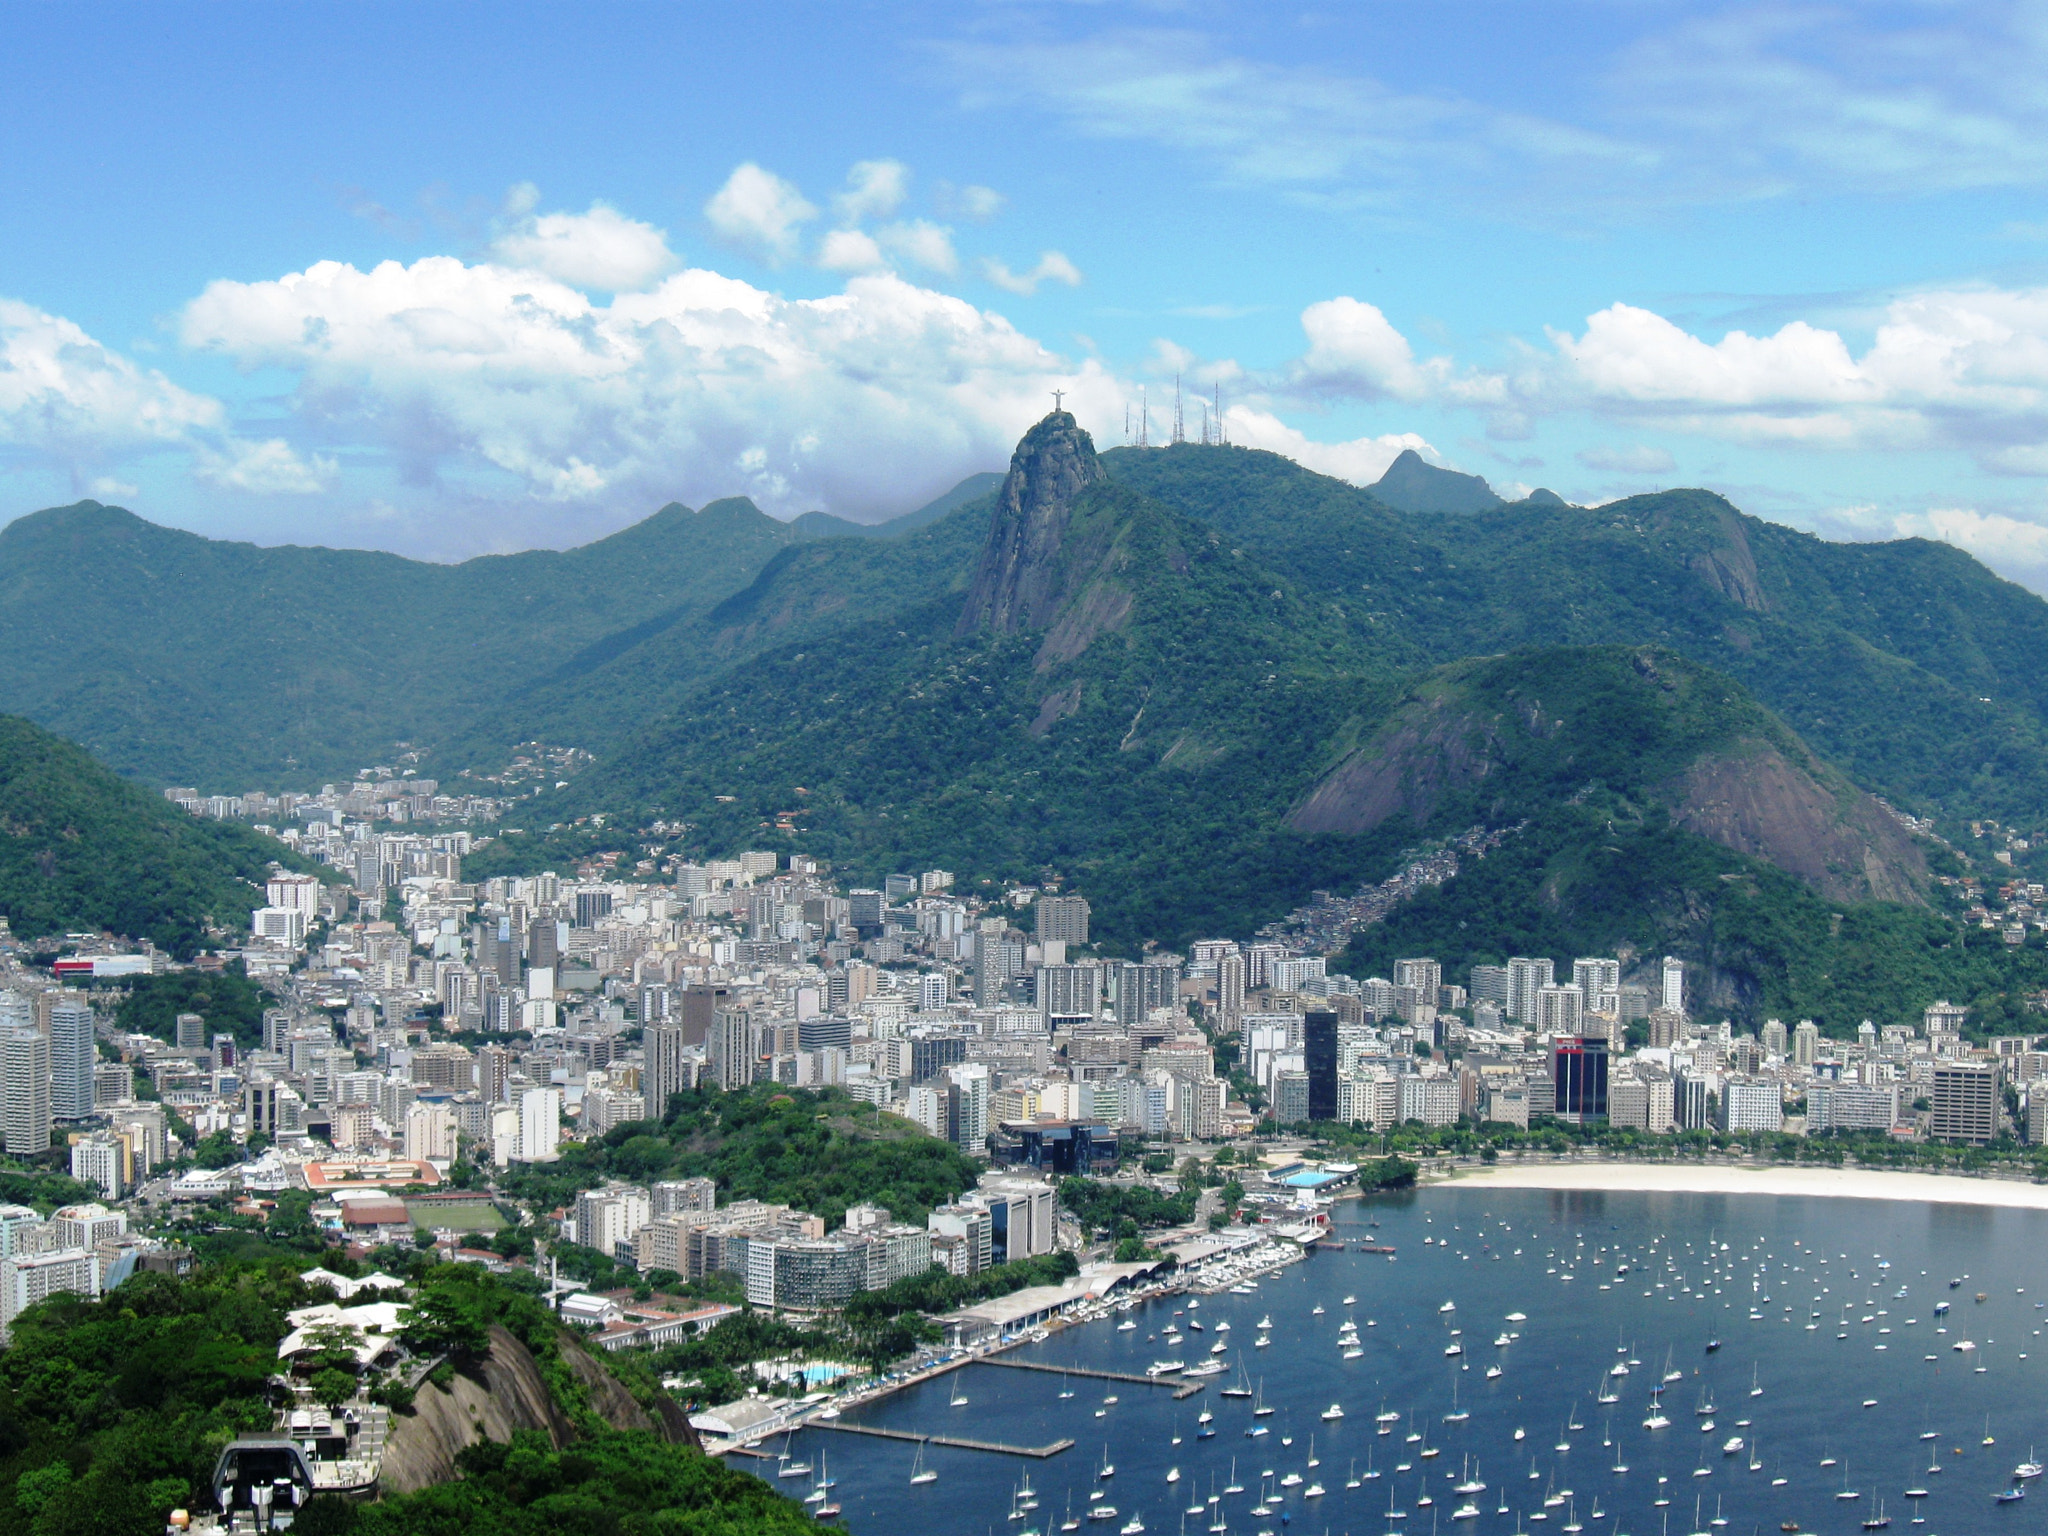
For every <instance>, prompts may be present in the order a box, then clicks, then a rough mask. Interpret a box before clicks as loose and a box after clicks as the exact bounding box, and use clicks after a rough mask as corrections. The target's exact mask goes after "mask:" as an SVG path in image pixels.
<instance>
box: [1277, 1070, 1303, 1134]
mask: <svg viewBox="0 0 2048 1536" xmlns="http://www.w3.org/2000/svg"><path fill="white" fill-rule="evenodd" d="M1308 1118H1309V1107H1308V1074H1307V1073H1306V1072H1297V1071H1294V1070H1292V1069H1289V1070H1287V1071H1284V1072H1275V1073H1274V1074H1273V1123H1274V1124H1276V1125H1300V1124H1301V1123H1302V1122H1303V1121H1305V1120H1307V1119H1308Z"/></svg>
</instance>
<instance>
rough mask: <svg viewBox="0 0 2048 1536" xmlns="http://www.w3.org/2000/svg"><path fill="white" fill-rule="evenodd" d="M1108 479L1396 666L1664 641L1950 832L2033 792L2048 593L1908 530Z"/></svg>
mask: <svg viewBox="0 0 2048 1536" xmlns="http://www.w3.org/2000/svg"><path fill="white" fill-rule="evenodd" d="M1103 459H1104V463H1105V464H1106V465H1107V466H1108V468H1109V470H1110V472H1111V474H1112V475H1114V476H1115V477H1116V479H1117V480H1118V481H1119V482H1120V483H1122V484H1126V485H1131V486H1134V487H1136V488H1138V489H1141V490H1143V491H1145V492H1146V493H1147V494H1148V495H1151V496H1155V497H1158V498H1159V499H1161V500H1163V501H1166V502H1168V503H1170V504H1171V505H1173V506H1174V507H1176V508H1178V509H1179V510H1181V511H1183V512H1185V513H1187V514H1188V515H1190V516H1192V517H1196V518H1199V519H1201V520H1202V521H1204V522H1207V523H1209V524H1210V525H1211V526H1213V527H1215V528H1217V529H1218V530H1219V531H1220V532H1222V533H1223V534H1224V535H1225V536H1226V537H1228V538H1230V539H1232V540H1233V541H1242V543H1243V544H1244V545H1245V546H1246V547H1247V548H1248V549H1256V550H1257V551H1258V553H1259V555H1260V557H1261V558H1262V559H1265V560H1266V561H1268V562H1269V563H1271V564H1272V565H1273V566H1274V568H1275V569H1277V570H1279V571H1281V572H1283V573H1284V574H1286V575H1288V576H1290V577H1292V578H1293V579H1294V580H1295V581H1296V582H1298V583H1299V584H1301V585H1302V586H1303V587H1304V588H1308V589H1311V590H1315V591H1321V592H1325V593H1328V594H1329V595H1330V596H1331V597H1332V598H1334V599H1336V600H1337V601H1339V602H1341V603H1342V604H1343V606H1344V608H1345V611H1346V613H1347V614H1348V615H1350V616H1351V618H1352V620H1353V622H1354V623H1356V624H1357V625H1358V626H1360V627H1361V628H1362V629H1364V630H1365V631H1367V632H1368V633H1370V634H1371V635H1372V636H1373V637H1374V638H1375V639H1376V640H1377V642H1378V643H1379V644H1380V645H1381V646H1383V647H1384V648H1385V652H1386V654H1387V655H1388V656H1389V657H1390V658H1391V659H1394V660H1397V661H1403V662H1407V663H1410V664H1428V663H1435V662H1444V661H1449V660H1452V659H1455V658H1457V657H1460V656H1471V655H1490V654H1494V653H1498V652H1501V651H1507V650H1514V649H1519V648H1525V647H1530V646H1552V645H1645V644H1652V645H1660V646H1667V647H1670V648H1671V649H1673V650H1676V651H1679V652H1681V653H1682V654H1684V655H1686V656H1688V657H1690V658H1692V659H1693V660H1695V661H1699V662H1703V663H1705V664H1706V665H1708V666H1711V667H1713V668H1715V669H1716V670H1717V671H1721V672H1725V673H1727V674H1728V675H1730V676H1732V677H1734V678H1736V679H1738V680H1739V681H1741V682H1742V683H1743V684H1745V685H1746V686H1747V687H1748V688H1749V689H1750V690H1751V691H1752V692H1754V693H1755V695H1756V696H1757V697H1758V698H1759V699H1760V700H1761V701H1762V702H1763V703H1765V704H1766V705H1768V706H1769V707H1770V708H1771V709H1772V710H1774V711H1776V712H1777V713H1778V714H1779V715H1781V716H1783V717H1784V719H1785V720H1786V721H1787V722H1788V723H1789V724H1790V725H1791V726H1792V727H1793V728H1794V729H1795V730H1797V731H1798V732H1799V733H1800V734H1801V735H1802V736H1803V737H1804V738H1805V739H1806V740H1807V741H1809V742H1810V743H1812V745H1813V746H1814V747H1815V748H1816V749H1817V750H1818V751H1820V752H1822V753H1823V754H1825V755H1826V756H1827V757H1829V758H1830V759H1832V760H1833V761H1834V762H1836V763H1838V764H1839V765H1840V766H1841V767H1842V768H1844V769H1845V770H1847V771H1848V772H1849V773H1850V774H1851V775H1852V776H1854V777H1855V778H1856V780H1857V781H1858V782H1859V783H1861V784H1863V785H1864V786H1865V787H1867V788H1869V789H1872V790H1875V791H1876V792H1878V793H1880V794H1883V795H1886V796H1887V797H1889V798H1891V799H1893V800H1894V801H1895V802H1896V803H1898V804H1900V805H1902V806H1905V807H1908V808H1912V809H1915V810H1918V811H1921V812H1923V813H1938V814H1940V815H1942V816H1944V817H1946V818H1947V819H1948V821H1949V823H1950V825H1951V826H1953V825H1955V824H1957V823H1959V822H1961V821H1963V820H1966V819H1967V818H1970V817H1973V816H1993V817H1997V818H1999V819H2001V820H2012V821H2018V822H2021V823H2031V822H2032V821H2033V819H2035V818H2036V817H2038V816H2039V815H2040V810H2041V807H2042V806H2043V805H2048V751H2044V748H2048V675H2044V674H2043V671H2042V669H2041V668H2040V667H2039V666H2038V665H2037V664H2036V660H2035V659H2036V658H2038V657H2040V656H2042V655H2044V654H2048V603H2044V602H2042V600H2041V599H2040V598H2038V597H2035V596H2034V595H2033V594H2032V593H2030V592H2027V591H2025V590H2024V589H2022V588H2020V587H2017V586H2015V585H2013V584H2012V583H2010V582H2007V581H2002V580H2000V579H1999V578H1998V577H1996V576H1994V575H1992V574H1991V573H1990V572H1989V571H1987V570H1986V569H1985V568H1984V567H1983V566H1981V565H1979V564H1978V563H1977V562H1976V561H1975V560H1973V559H1971V558H1970V557H1969V556H1968V555H1965V554H1963V553H1962V552H1961V551H1959V550H1956V549H1953V548H1951V547H1949V546H1947V545H1945V544H1937V543H1933V542H1931V541H1928V540H1924V539H1902V540H1897V541H1894V542H1891V543H1884V544H1831V543H1828V542H1826V541H1824V540H1821V539H1817V538H1815V537H1813V536H1812V535H1810V534H1804V533H1799V532H1796V531H1794V530H1792V529H1789V528H1785V527H1781V526H1779V525H1777V524H1774V523H1767V522H1764V521H1762V520H1761V519H1758V518H1753V517H1748V516H1745V515H1744V514H1742V513H1740V512H1738V511H1736V510H1735V509H1734V508H1733V507H1732V506H1730V505H1729V504H1728V503H1727V502H1726V501H1724V500H1723V499H1722V498H1721V497H1719V496H1716V495H1714V494H1713V493H1711V492H1708V491H1696V490H1681V491H1665V492H1660V493H1658V494H1656V495H1651V496H1636V497H1631V498H1629V499H1628V500H1626V501H1619V502H1614V503H1612V504H1610V505H1608V506H1605V507H1598V508H1584V507H1571V506H1566V505H1564V504H1562V503H1556V504H1546V503H1541V502H1535V501H1530V502H1520V503H1516V504H1515V505H1513V506H1511V507H1504V508H1500V509H1497V510H1493V511H1475V512H1468V513H1466V514H1465V515H1462V516H1459V517H1457V518H1454V519H1447V518H1444V517H1441V516H1435V517H1432V516H1424V515H1408V514H1403V513H1399V512H1395V511H1393V510H1391V509H1390V508H1388V507H1386V506H1384V505H1382V504H1381V503H1380V502H1379V501H1378V500H1377V499H1375V497H1374V496H1373V495H1372V494H1371V493H1369V492H1366V491H1361V490H1359V489H1357V488H1355V487H1352V486H1349V485H1346V484H1344V483H1343V482H1341V481H1337V480H1333V479H1330V478H1329V477H1327V476H1323V475H1317V474H1313V473H1312V472H1310V471H1308V470H1305V469H1303V468H1301V467H1300V466H1299V465H1297V464H1294V463H1292V462H1291V461H1289V460H1286V459H1283V458H1280V457H1279V456H1278V455H1275V454H1268V453H1258V452H1253V451H1249V450H1245V449H1232V448H1214V447H1202V446H1199V445H1194V444H1182V445H1177V446H1175V447H1173V448H1170V449H1165V450H1150V451H1139V450H1131V449H1118V450H1116V451H1114V452H1111V453H1108V454H1105V455H1104V456H1103Z"/></svg>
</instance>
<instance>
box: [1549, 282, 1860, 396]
mask: <svg viewBox="0 0 2048 1536" xmlns="http://www.w3.org/2000/svg"><path fill="white" fill-rule="evenodd" d="M1550 339H1551V341H1552V343H1553V344H1554V345H1555V346H1556V348H1557V350H1558V352H1559V353H1560V354H1562V356H1563V357H1564V359H1565V360H1566V362H1567V363H1569V364H1570V365H1571V368H1572V370H1573V372H1574V373H1575V374H1576V376H1577V378H1578V380H1579V381H1580V382H1581V383H1583V384H1585V385H1586V386H1587V387H1588V388H1590V389H1591V390H1592V391H1593V392H1594V393H1595V394H1598V395H1602V396H1606V397H1608V398H1612V399H1626V400H1634V401H1646V402H1650V401H1653V402H1657V403H1668V402H1683V403H1685V404H1687V405H1690V406H1697V407H1710V406H1755V405H1769V404H1776V403H1780V402H1785V401H1798V402H1801V403H1828V404H1847V403H1850V402H1861V401H1867V400H1869V399H1871V398H1873V396H1874V393H1875V391H1874V389H1873V388H1872V386H1871V384H1870V382H1869V381H1868V380H1866V379H1864V378H1863V377H1862V376H1861V375H1860V374H1859V371H1858V369H1857V367H1856V364H1855V362H1854V361H1853V360H1852V359H1851V358H1850V356H1849V349H1848V347H1847V346H1846V345H1845V344H1844V343H1843V341H1842V338H1841V337H1840V336H1838V335H1836V334H1835V333H1834V332H1833V331H1823V330H1817V329H1815V328H1814V327H1813V326H1810V325H1808V324H1806V322H1805V321H1803V320H1795V321H1793V322H1792V323H1791V324H1790V325H1787V326H1784V327H1782V328H1781V329H1780V330H1779V331H1778V332H1777V334H1775V335H1773V336H1750V335H1748V334H1746V333H1745V332H1742V331H1730V332H1729V333H1728V334H1727V335H1726V336H1724V337H1722V338H1721V340H1720V341H1718V342H1714V343H1712V344H1709V343H1707V342H1704V341H1701V340H1700V339H1699V338H1698V337H1697V336H1692V335H1689V334H1688V333H1686V332H1685V331H1683V330H1681V329H1679V328H1678V327H1677V326H1675V325H1673V324H1672V323H1671V322H1670V321H1669V320H1666V319H1665V318H1664V317H1663V316H1661V315H1656V314H1652V313H1651V312H1650V311H1649V310H1646V309H1637V308H1636V307H1635V306H1633V305H1630V304H1611V305H1609V306H1608V307H1607V308H1606V309H1603V310H1601V311H1600V312H1599V313H1598V314H1596V315H1593V316H1590V317H1589V318H1588V319H1587V321H1586V333H1585V335H1584V336H1581V337H1574V336H1572V335H1570V334H1569V333H1567V332H1561V331H1553V332H1551V337H1550Z"/></svg>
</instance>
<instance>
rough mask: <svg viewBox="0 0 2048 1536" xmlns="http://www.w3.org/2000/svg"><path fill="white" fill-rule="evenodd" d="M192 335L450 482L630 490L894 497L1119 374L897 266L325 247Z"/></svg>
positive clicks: (623, 495)
mask: <svg viewBox="0 0 2048 1536" xmlns="http://www.w3.org/2000/svg"><path fill="white" fill-rule="evenodd" d="M181 328H182V335H183V339H184V341H185V343H186V344H187V345H188V346H191V347H195V348H199V349H202V350H205V351H208V352H213V353H217V354H219V355H221V356H224V357H227V358H229V359H231V360H232V361H234V362H235V363H236V364H238V365H240V366H242V367H244V368H278V369H283V370H285V371H287V372H289V373H291V374H293V375H295V376H296V378H297V388H296V391H295V394H294V397H293V398H294V403H295V405H296V407H297V410H298V412H299V413H300V415H301V416H302V417H303V418H304V419H305V420H306V422H307V423H308V427H309V429H314V428H317V429H318V430H319V431H322V432H324V433H326V434H328V435H329V436H330V437H331V438H332V439H333V440H335V441H337V442H340V441H346V442H349V443H352V444H357V445H374V446H377V447H381V448H382V449H383V450H384V451H385V452H386V453H387V454H389V455H390V456H391V458H392V460H393V461H394V462H395V464H396V465H397V467H398V469H399V472H400V475H401V478H403V479H406V480H409V481H411V482H413V483H415V484H425V485H432V484H436V483H445V484H448V485H449V486H450V494H451V496H459V495H461V494H467V493H469V492H472V491H474V492H477V493H479V494H482V493H490V492H491V490H492V488H493V487H496V488H497V490H496V492H495V494H498V495H499V496H500V497H501V498H502V496H503V494H504V487H505V486H506V485H508V484H509V485H510V486H511V487H512V488H513V494H514V495H516V496H520V497H523V498H528V499H541V500H553V501H556V502H561V503H585V504H588V503H592V502H594V501H596V500H597V499H599V498H609V499H610V500H611V501H612V502H613V503H615V504H617V505H621V506H625V507H632V508H640V507H645V506H647V505H650V504H653V503H656V502H659V501H662V500H667V499H670V498H677V499H681V500H683V501H686V502H690V503H692V504H696V503H700V502H702V501H705V500H710V499H712V498H714V497H717V496H725V495H733V494H745V495H751V496H753V497H754V498H755V500H756V501H757V502H759V503H760V504H761V505H762V506H764V507H766V508H768V509H769V510H772V511H777V512H783V513H790V512H797V511H803V510H806V509H808V508H812V507H823V508H825V509H827V510H830V511H834V512H838V513H841V514H845V515H850V516H854V517H861V516H870V515H879V514H885V513H893V512H897V511H901V510H903V508H904V507H906V506H910V505H915V504H916V503H915V499H914V498H916V497H917V496H919V495H926V494H936V492H938V491H940V490H943V489H945V487H946V486H947V485H950V484H952V483H953V482H954V481H956V480H957V479H958V478H959V477H960V476H962V475H964V474H966V473H968V472H970V471H972V470H976V469H985V468H989V467H993V466H999V465H1000V464H1002V463H1003V462H1004V461H1005V460H1006V458H1007V456H1008V454H1009V452H1010V449H1011V447H1012V446H1013V445H1014V443H1015V441H1016V439H1017V436H1018V434H1019V433H1020V432H1021V431H1022V430H1023V429H1024V428H1025V427H1026V426H1028V425H1029V424H1030V423H1031V422H1032V421H1034V420H1036V419H1037V418H1038V417H1040V416H1042V415H1043V414H1044V413H1045V411H1046V410H1048V409H1049V408H1050V406H1051V400H1050V397H1049V392H1050V391H1051V390H1053V389H1055V388H1059V389H1064V390H1067V391H1068V392H1069V395H1068V402H1069V407H1070V408H1071V409H1074V410H1075V411H1076V412H1077V413H1078V414H1080V415H1081V417H1082V419H1083V421H1084V422H1090V421H1093V422H1098V423H1103V424H1105V425H1106V424H1107V423H1109V422H1111V421H1113V420H1115V419H1117V417H1118V415H1119V413H1120V411H1121V409H1122V405H1123V401H1124V400H1125V399H1126V398H1127V397H1128V394H1129V393H1130V392H1129V391H1128V390H1127V389H1126V387H1125V386H1123V385H1122V384H1121V383H1119V382H1118V381H1117V380H1116V379H1114V378H1113V377H1111V376H1110V375H1109V374H1108V373H1107V372H1106V371H1105V370H1104V369H1103V368H1102V367H1101V366H1100V365H1099V364H1098V363H1095V362H1092V361H1089V362H1084V363H1082V364H1080V365H1079V366H1078V367H1077V366H1076V365H1075V364H1074V363H1072V362H1071V361H1070V360H1068V359H1066V358H1062V357H1060V356H1058V355H1057V354H1055V353H1053V352H1051V351H1049V350H1048V349H1047V348H1045V347H1044V346H1042V345H1041V344H1040V343H1038V342H1036V341H1034V340H1032V339H1031V338H1030V337H1028V336H1025V335H1023V334H1021V333H1019V332H1018V331H1017V330H1016V329H1015V328H1014V327H1012V326H1011V325H1010V324H1009V323H1008V322H1007V321H1005V320H1003V319H1002V318H1001V317H999V316H997V315H993V314H990V313H988V312H986V311H983V310H980V309H977V308H976V307H974V306H973V305H971V304H968V303H967V302H965V301H964V300H961V299H958V298H955V297H952V296H950V295H947V294H943V293H938V292H934V291H932V290H930V289H927V288H922V287H919V286H916V285H914V284H912V283H909V282H906V281H904V280H903V279H901V278H899V277H896V276H894V275H891V274H888V273H872V274H868V275H864V276H858V277H855V278H853V279H851V280H850V281H849V282H848V284H847V286H846V289H845V291H844V292H842V293H839V294H835V295H831V296H828V297H825V298H818V299H797V300H792V299H786V298H783V297H782V296H780V295H777V294H774V293H770V292H767V291H764V290H762V289H759V288H755V287H753V286H751V285H749V284H747V283H744V282H740V281H737V280H735V279H732V278H728V277H723V276H721V275H719V274H718V273H715V272H708V271H702V270H687V271H683V272H679V273H676V274H674V275H673V276H671V277H669V278H667V279H666V280H664V281H663V282H661V283H660V284H658V285H656V286H654V287H653V288H651V289H649V290H647V291H646V292H644V293H625V294H619V295H617V296H615V297H614V298H612V299H611V300H610V301H609V302H608V303H600V302H597V301H595V300H593V299H591V298H590V297H589V296H587V295H586V294H584V293H582V292H580V291H579V290H577V289H575V288H572V287H570V286H568V285H567V284H564V283H559V282H555V281H552V280H550V279H547V278H545V277H543V276H541V275H539V274H536V273H533V272H528V271H514V270H512V269H508V268H504V267H500V266H497V265H495V264H491V263H478V264H474V265H472V264H466V263H464V262H462V261H459V260H456V259H454V258H452V257H445V256H437V257H428V258H425V259H423V260H420V261H417V262H414V263H412V264H411V265H410V266H406V265H401V264H399V263H397V262H385V263H383V264H381V265H379V266H377V267H375V268H373V269H371V270H370V271H367V272H365V271H359V270H357V269H356V268H354V267H352V266H348V265H345V264H342V263H339V262H321V263H319V264H317V265H315V266H313V267H310V268H308V269H307V270H305V271H303V272H295V273H290V274H288V275H286V276H284V277H282V278H278V279H276V280H274V281H269V282H254V283H241V282H228V281H222V282H216V283H214V284H212V285H210V286H209V287H208V288H207V289H206V291H205V292H204V293H202V294H201V295H200V296H199V297H198V298H197V299H195V300H194V301H193V302H192V303H191V304H190V305H189V306H188V307H187V308H186V310H185V312H184V315H183V317H182V327H181Z"/></svg>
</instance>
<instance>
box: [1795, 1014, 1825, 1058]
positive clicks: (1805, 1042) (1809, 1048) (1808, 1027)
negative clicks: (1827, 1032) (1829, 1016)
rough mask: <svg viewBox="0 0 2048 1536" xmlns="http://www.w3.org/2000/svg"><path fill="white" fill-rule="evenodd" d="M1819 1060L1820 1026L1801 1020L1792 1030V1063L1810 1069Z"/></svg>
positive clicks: (1809, 1020)
mask: <svg viewBox="0 0 2048 1536" xmlns="http://www.w3.org/2000/svg"><path fill="white" fill-rule="evenodd" d="M1819 1058H1820V1026H1819V1025H1818V1024H1816V1023H1814V1022H1813V1020H1811V1019H1801V1020H1800V1021H1799V1022H1798V1024H1796V1025H1795V1026H1794V1027H1793V1030H1792V1063H1793V1065H1794V1066H1800V1067H1810V1066H1812V1065H1813V1064H1814V1062H1815V1061H1817V1060H1818V1059H1819Z"/></svg>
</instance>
